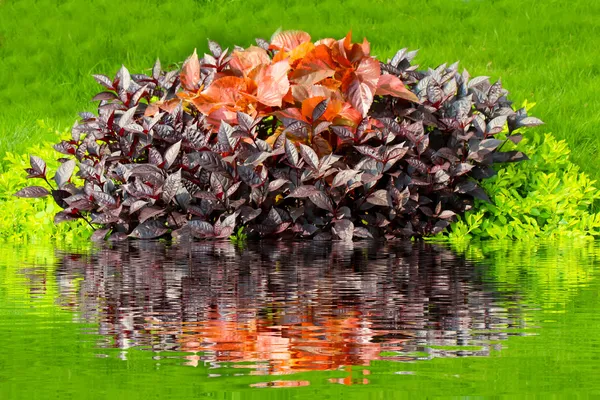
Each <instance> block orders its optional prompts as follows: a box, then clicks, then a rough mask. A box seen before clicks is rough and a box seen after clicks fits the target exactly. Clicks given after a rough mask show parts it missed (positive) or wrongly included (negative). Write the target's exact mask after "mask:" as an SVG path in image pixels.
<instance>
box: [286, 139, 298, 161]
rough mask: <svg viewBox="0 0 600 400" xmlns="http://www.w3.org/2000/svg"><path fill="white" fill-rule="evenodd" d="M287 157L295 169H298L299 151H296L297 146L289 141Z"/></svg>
mask: <svg viewBox="0 0 600 400" xmlns="http://www.w3.org/2000/svg"><path fill="white" fill-rule="evenodd" d="M285 155H286V158H287V160H288V162H289V163H290V164H291V165H292V166H293V167H294V168H298V163H299V161H300V160H299V157H298V150H296V145H295V144H294V142H292V141H291V140H289V139H286V140H285Z"/></svg>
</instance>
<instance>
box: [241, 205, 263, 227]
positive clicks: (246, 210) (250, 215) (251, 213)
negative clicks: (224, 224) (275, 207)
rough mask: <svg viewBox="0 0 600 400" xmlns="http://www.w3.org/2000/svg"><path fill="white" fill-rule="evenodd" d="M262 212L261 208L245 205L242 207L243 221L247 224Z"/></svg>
mask: <svg viewBox="0 0 600 400" xmlns="http://www.w3.org/2000/svg"><path fill="white" fill-rule="evenodd" d="M261 212H262V210H261V209H260V208H259V209H254V208H252V207H249V206H243V207H241V208H240V218H241V219H242V221H243V223H245V224H247V223H248V222H250V221H252V220H253V219H255V218H256V217H258V216H259V215H260V214H261Z"/></svg>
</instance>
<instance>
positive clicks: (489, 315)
mask: <svg viewBox="0 0 600 400" xmlns="http://www.w3.org/2000/svg"><path fill="white" fill-rule="evenodd" d="M0 251H1V255H0V338H2V342H1V344H0V398H1V399H18V398H27V399H32V398H34V399H35V398H40V399H42V398H43V399H46V398H61V399H70V398H73V399H81V398H89V399H92V398H94V399H95V398H98V399H103V398H144V399H153V398H157V399H158V398H160V399H165V398H181V399H184V398H185V399H189V398H232V399H233V398H260V399H262V398H311V397H312V398H317V399H327V398H336V399H337V398H340V397H341V396H344V397H347V398H357V399H364V398H381V399H388V398H402V397H408V398H414V397H424V396H448V395H450V396H466V395H482V396H489V395H507V396H513V395H516V394H520V395H523V394H529V395H538V396H540V397H545V396H546V395H548V394H558V395H562V396H564V397H571V396H573V395H579V396H587V395H598V394H600V378H599V375H598V373H597V370H598V367H600V284H599V280H598V272H599V271H598V259H599V258H600V247H599V246H598V245H596V244H594V243H590V242H583V243H562V244H561V243H552V244H549V245H539V246H533V245H526V244H513V245H511V246H504V247H502V246H493V245H487V246H471V247H467V248H464V249H456V248H455V249H448V248H446V247H444V246H441V245H433V244H423V243H410V242H409V243H396V244H378V245H376V244H368V243H364V244H363V243H354V244H341V243H333V244H331V243H330V244H313V243H288V244H284V243H278V242H275V243H259V244H248V245H246V246H244V247H236V246H234V245H232V244H230V243H194V244H191V245H181V246H167V245H165V244H162V243H159V242H132V243H127V244H123V245H106V246H104V247H100V248H92V249H89V248H86V249H66V250H64V249H62V250H58V249H54V248H52V247H50V246H28V247H18V246H7V245H4V246H2V247H0Z"/></svg>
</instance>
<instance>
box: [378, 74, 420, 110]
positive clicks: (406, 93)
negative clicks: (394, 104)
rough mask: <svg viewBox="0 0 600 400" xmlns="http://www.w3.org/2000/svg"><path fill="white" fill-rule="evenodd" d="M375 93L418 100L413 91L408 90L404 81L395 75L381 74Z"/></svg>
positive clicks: (416, 101)
mask: <svg viewBox="0 0 600 400" xmlns="http://www.w3.org/2000/svg"><path fill="white" fill-rule="evenodd" d="M375 94H377V95H383V96H384V95H389V96H394V97H399V98H401V99H405V100H409V101H414V102H415V103H418V102H419V98H418V97H417V96H415V94H414V93H413V92H411V91H410V90H408V89H407V88H406V86H404V83H402V81H401V80H400V79H399V78H398V77H397V76H395V75H389V74H386V75H381V76H380V77H379V82H378V83H377V91H376V92H375Z"/></svg>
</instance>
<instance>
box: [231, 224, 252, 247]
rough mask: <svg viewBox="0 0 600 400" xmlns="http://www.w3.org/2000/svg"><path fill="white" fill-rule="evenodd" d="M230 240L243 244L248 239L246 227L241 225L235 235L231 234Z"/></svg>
mask: <svg viewBox="0 0 600 400" xmlns="http://www.w3.org/2000/svg"><path fill="white" fill-rule="evenodd" d="M229 240H231V241H232V242H233V243H234V244H242V243H244V242H245V241H246V240H248V235H246V232H244V227H243V226H240V227H239V228H238V229H237V231H236V232H235V233H234V234H233V235H231V236H229Z"/></svg>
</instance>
